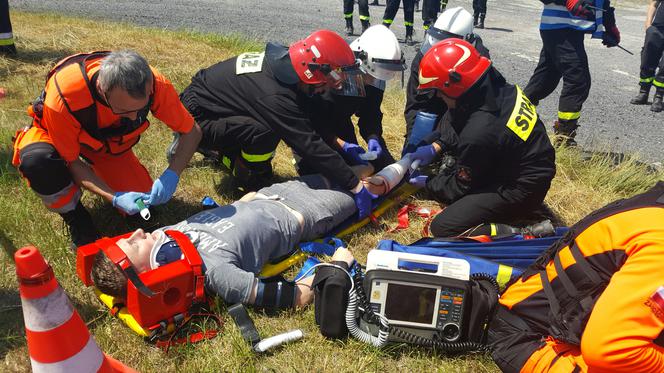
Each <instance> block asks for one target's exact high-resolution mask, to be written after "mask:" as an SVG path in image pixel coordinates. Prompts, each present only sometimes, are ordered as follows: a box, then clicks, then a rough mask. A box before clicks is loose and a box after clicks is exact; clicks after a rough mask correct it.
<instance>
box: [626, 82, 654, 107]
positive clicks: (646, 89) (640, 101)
mask: <svg viewBox="0 0 664 373" xmlns="http://www.w3.org/2000/svg"><path fill="white" fill-rule="evenodd" d="M649 94H650V85H647V86H643V85H642V86H641V88H640V89H639V93H638V94H637V95H636V97H634V98H633V99H632V100H630V102H629V103H630V104H634V105H645V104H647V103H648V95H649Z"/></svg>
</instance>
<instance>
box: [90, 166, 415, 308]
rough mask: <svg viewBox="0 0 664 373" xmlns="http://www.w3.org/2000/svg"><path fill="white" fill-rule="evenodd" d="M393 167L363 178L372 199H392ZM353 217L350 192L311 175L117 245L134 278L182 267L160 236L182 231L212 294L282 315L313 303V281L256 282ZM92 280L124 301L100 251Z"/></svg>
mask: <svg viewBox="0 0 664 373" xmlns="http://www.w3.org/2000/svg"><path fill="white" fill-rule="evenodd" d="M397 164H398V163H395V164H393V165H390V166H388V167H386V169H385V170H383V171H381V172H379V173H378V174H376V175H374V176H372V177H369V178H365V179H364V183H365V185H366V187H367V188H368V189H369V191H370V192H372V193H374V194H376V195H379V194H385V193H387V192H389V190H391V188H392V187H394V186H395V185H396V184H397V183H398V181H396V182H395V178H396V177H399V180H401V178H403V176H404V175H405V169H406V168H407V167H406V168H404V172H401V175H400V176H399V174H400V173H399V172H395V171H394V168H395V167H393V166H394V165H397ZM399 167H401V166H399ZM401 168H403V167H401ZM371 171H372V170H371V169H370V168H369V169H367V168H366V166H365V167H364V168H363V169H361V170H357V172H358V173H359V174H360V176H362V175H367V174H368V173H370V172H371ZM395 175H396V176H395ZM355 213H356V207H355V202H354V199H353V197H352V196H351V195H350V194H349V193H348V192H346V191H345V190H342V189H341V188H334V187H333V186H332V185H330V182H329V181H328V180H327V179H325V178H324V177H322V176H320V175H309V176H304V177H302V178H300V179H297V180H291V181H287V182H284V183H279V184H274V185H271V186H269V187H266V188H262V189H260V190H259V191H258V192H253V193H249V194H247V195H245V196H244V197H242V198H241V199H240V200H239V201H236V202H234V203H232V204H230V205H226V206H220V207H217V208H214V209H210V210H206V211H202V212H200V213H197V214H195V215H193V216H191V217H190V218H188V219H186V220H184V221H182V222H180V223H178V224H175V225H173V226H169V227H164V228H161V229H158V230H156V231H154V232H152V233H146V232H144V231H143V230H141V229H138V230H136V231H135V232H134V233H133V234H132V235H131V236H129V237H128V238H122V239H119V240H118V241H117V242H116V245H117V246H118V247H119V248H120V249H121V250H122V251H124V253H125V254H126V255H127V258H128V259H129V261H130V262H131V264H132V266H133V267H134V269H135V271H136V272H137V273H142V272H145V271H149V270H152V269H156V268H158V267H159V266H162V265H165V264H167V263H170V262H173V261H176V260H179V259H181V257H182V252H181V250H180V248H179V247H178V245H177V243H176V242H175V241H174V240H172V239H171V238H170V237H169V236H167V235H166V234H165V233H164V231H166V230H177V231H180V232H182V233H184V234H185V235H186V236H187V237H188V238H189V240H190V241H191V242H192V243H193V245H194V246H195V247H196V249H197V250H198V252H199V254H200V256H201V259H202V261H203V264H204V274H205V287H206V290H207V291H208V292H209V293H211V294H215V295H218V296H220V297H221V298H223V299H224V300H225V301H226V302H228V303H238V302H241V303H245V304H254V305H256V306H258V307H264V308H268V309H285V308H291V307H296V306H302V305H305V304H308V303H310V302H311V301H312V300H313V291H312V290H311V288H310V285H311V281H312V280H313V276H310V277H307V278H305V279H303V280H301V281H299V282H297V283H294V282H290V281H286V280H284V279H283V278H280V277H279V278H271V279H259V278H258V277H257V276H256V275H257V274H258V273H259V272H260V271H261V269H262V268H263V266H264V265H265V264H266V263H269V262H271V261H273V260H275V259H277V258H280V257H284V256H287V255H289V254H290V253H292V252H293V250H294V249H295V248H296V245H297V244H298V243H299V242H302V241H309V240H313V239H316V238H319V237H322V236H324V235H325V234H327V233H329V232H330V231H332V230H333V229H334V228H336V227H337V226H339V225H340V224H341V223H342V222H344V221H345V220H346V219H348V218H349V217H351V216H352V215H353V214H355ZM332 261H343V262H346V263H347V264H348V265H350V263H351V262H352V261H353V256H352V254H351V253H350V251H348V250H347V249H343V248H341V249H338V250H337V251H336V252H335V253H334V256H333V257H332ZM92 279H93V281H94V283H95V286H96V287H97V288H98V289H99V290H100V291H102V292H103V293H105V294H108V295H112V296H114V297H119V298H125V295H126V289H127V279H126V277H125V275H124V274H123V272H122V271H121V270H120V269H119V268H118V267H117V266H116V265H115V264H114V263H113V262H112V261H111V260H110V259H109V258H108V257H107V256H106V254H104V252H103V251H100V252H99V253H98V254H97V255H96V257H95V260H94V266H93V268H92Z"/></svg>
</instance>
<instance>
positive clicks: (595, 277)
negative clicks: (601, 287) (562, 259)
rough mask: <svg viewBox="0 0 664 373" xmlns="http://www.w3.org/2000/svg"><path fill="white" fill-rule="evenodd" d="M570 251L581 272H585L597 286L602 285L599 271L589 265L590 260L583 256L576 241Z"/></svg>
mask: <svg viewBox="0 0 664 373" xmlns="http://www.w3.org/2000/svg"><path fill="white" fill-rule="evenodd" d="M569 251H570V252H571V253H572V256H573V257H574V260H575V261H576V264H578V265H579V266H580V267H581V272H583V273H584V274H585V275H586V276H588V278H590V280H591V281H592V282H593V283H594V284H595V285H597V284H600V283H601V282H602V279H601V278H600V277H599V274H597V271H595V270H594V269H593V267H592V266H591V265H590V263H588V260H587V259H586V258H585V257H584V256H583V254H582V253H581V250H579V246H578V245H577V244H576V240H574V241H572V244H571V245H570V246H569Z"/></svg>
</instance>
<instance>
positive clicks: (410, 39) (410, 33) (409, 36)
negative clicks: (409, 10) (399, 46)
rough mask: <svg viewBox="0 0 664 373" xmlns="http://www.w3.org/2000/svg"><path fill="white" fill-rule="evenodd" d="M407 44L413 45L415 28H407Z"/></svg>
mask: <svg viewBox="0 0 664 373" xmlns="http://www.w3.org/2000/svg"><path fill="white" fill-rule="evenodd" d="M405 41H406V44H408V45H413V26H406V40H405Z"/></svg>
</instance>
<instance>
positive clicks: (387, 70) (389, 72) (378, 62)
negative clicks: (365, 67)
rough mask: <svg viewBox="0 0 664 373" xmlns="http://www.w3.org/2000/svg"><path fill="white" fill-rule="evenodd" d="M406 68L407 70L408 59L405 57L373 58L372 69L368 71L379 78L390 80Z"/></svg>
mask: <svg viewBox="0 0 664 373" xmlns="http://www.w3.org/2000/svg"><path fill="white" fill-rule="evenodd" d="M404 70H406V60H405V59H404V58H403V57H402V58H401V59H399V60H387V59H381V58H372V59H371V71H367V73H369V74H371V75H372V76H374V77H376V78H378V79H382V80H390V79H392V78H395V77H397V76H398V74H399V73H402V74H403V71H404Z"/></svg>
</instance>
